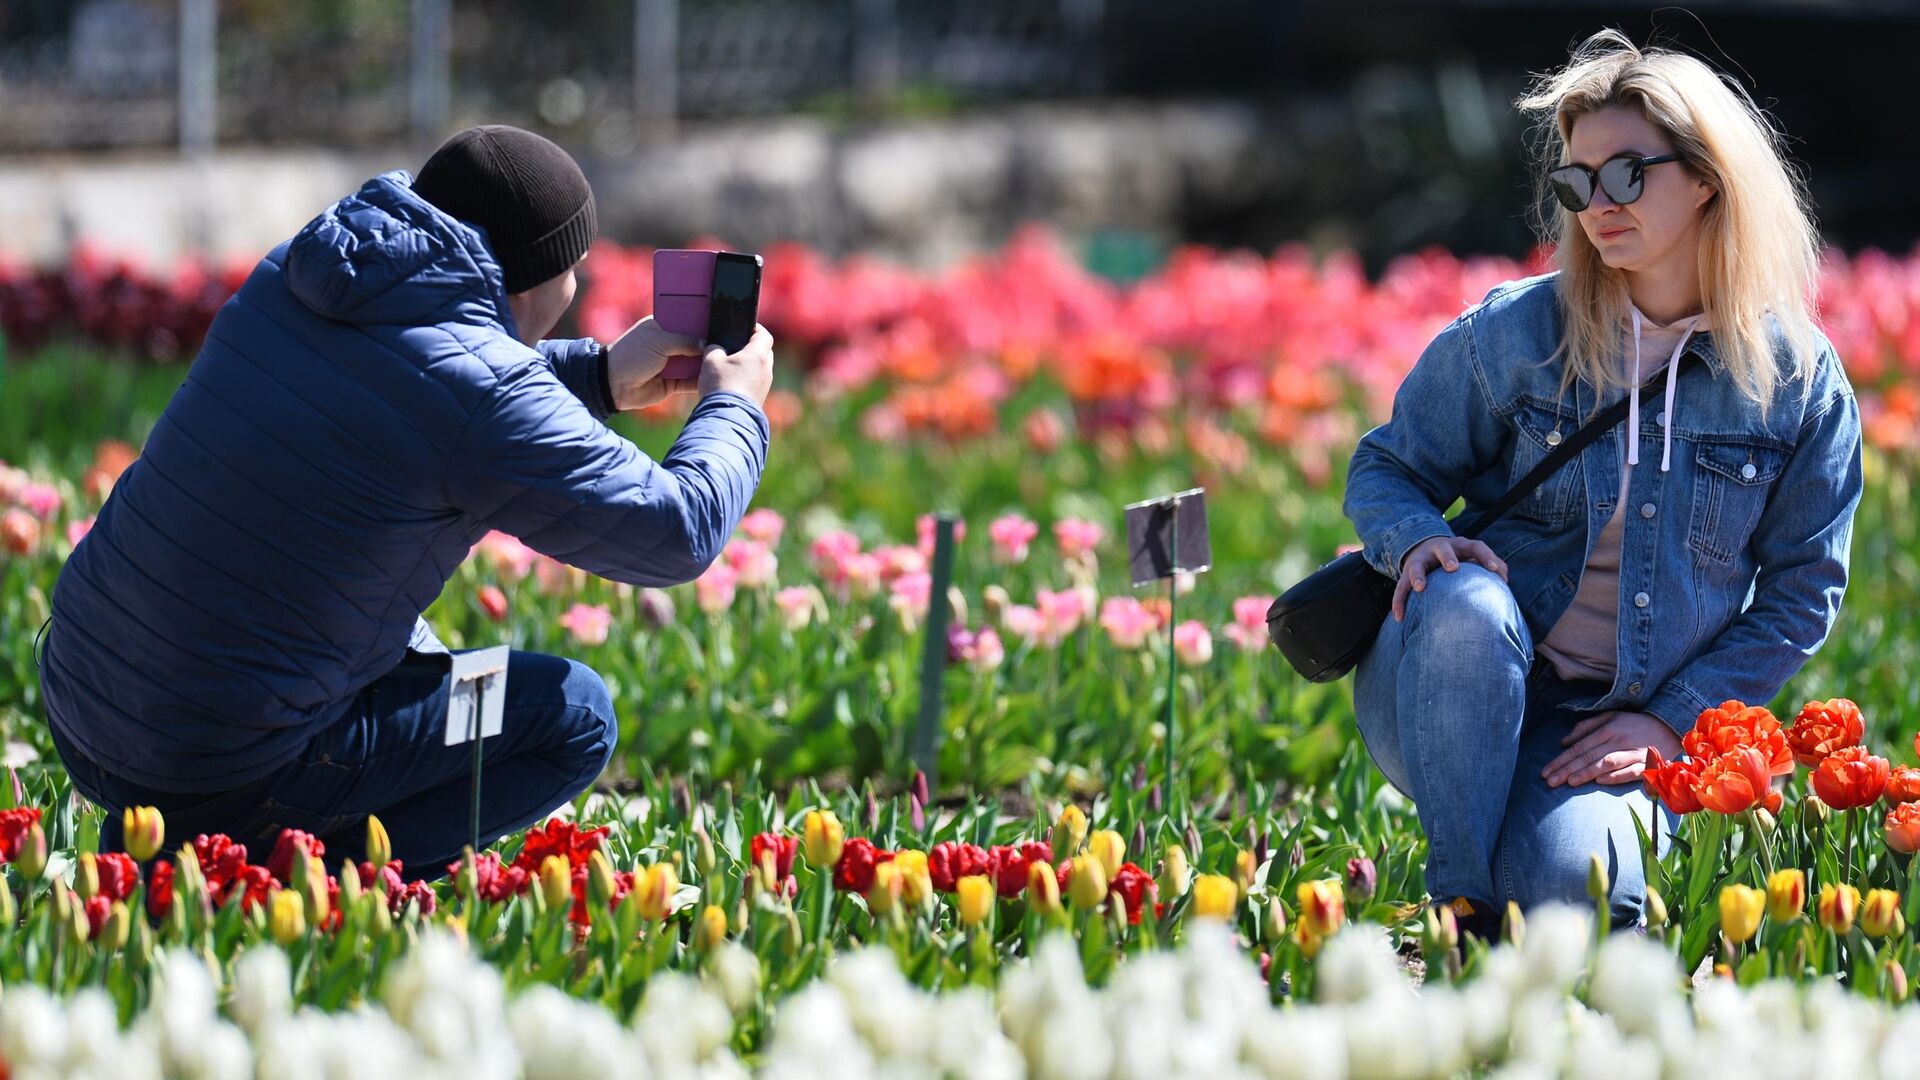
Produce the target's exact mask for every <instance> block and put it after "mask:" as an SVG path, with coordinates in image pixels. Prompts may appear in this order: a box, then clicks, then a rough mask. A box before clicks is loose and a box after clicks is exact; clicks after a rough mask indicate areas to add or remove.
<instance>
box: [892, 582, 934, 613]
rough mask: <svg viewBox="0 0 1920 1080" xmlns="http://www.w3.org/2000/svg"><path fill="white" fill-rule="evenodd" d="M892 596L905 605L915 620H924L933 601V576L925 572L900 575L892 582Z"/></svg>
mask: <svg viewBox="0 0 1920 1080" xmlns="http://www.w3.org/2000/svg"><path fill="white" fill-rule="evenodd" d="M892 596H893V599H894V600H897V601H900V602H901V603H903V604H905V605H906V606H907V608H908V609H909V610H910V611H911V612H912V613H913V615H914V616H915V618H916V619H924V618H926V616H927V608H928V607H929V606H931V604H932V601H933V575H932V574H929V573H927V572H925V571H915V572H914V573H911V574H902V575H900V576H899V577H897V578H895V579H894V580H893V585H892Z"/></svg>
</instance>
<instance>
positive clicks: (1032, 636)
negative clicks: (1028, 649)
mask: <svg viewBox="0 0 1920 1080" xmlns="http://www.w3.org/2000/svg"><path fill="white" fill-rule="evenodd" d="M1046 625H1047V621H1046V619H1045V618H1044V617H1043V616H1042V615H1041V614H1040V612H1039V611H1038V610H1037V609H1035V608H1032V607H1028V606H1027V605H1026V604H1008V605H1007V606H1006V607H1005V608H1003V609H1001V612H1000V626H1001V628H1002V629H1004V630H1005V631H1006V632H1007V633H1009V634H1012V635H1013V636H1014V637H1017V638H1019V639H1020V640H1021V641H1023V642H1026V643H1027V644H1032V643H1033V642H1035V641H1038V640H1039V639H1040V634H1041V631H1043V630H1045V629H1046Z"/></svg>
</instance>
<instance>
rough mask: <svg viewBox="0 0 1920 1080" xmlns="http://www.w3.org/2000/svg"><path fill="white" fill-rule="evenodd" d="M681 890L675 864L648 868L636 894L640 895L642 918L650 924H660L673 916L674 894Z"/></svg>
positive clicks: (637, 884)
mask: <svg viewBox="0 0 1920 1080" xmlns="http://www.w3.org/2000/svg"><path fill="white" fill-rule="evenodd" d="M679 888H680V875H679V874H676V873H675V872H674V869H673V864H672V863H668V862H657V863H654V864H653V865H652V866H649V867H647V869H646V872H645V873H644V874H642V875H641V877H640V880H639V882H637V883H636V884H635V885H634V892H636V893H638V894H639V897H640V898H639V900H638V901H637V902H638V903H639V905H640V917H641V918H643V919H646V920H648V921H650V922H659V921H661V920H662V919H665V918H666V917H667V916H668V915H671V914H673V894H674V893H675V892H676V891H678V890H679Z"/></svg>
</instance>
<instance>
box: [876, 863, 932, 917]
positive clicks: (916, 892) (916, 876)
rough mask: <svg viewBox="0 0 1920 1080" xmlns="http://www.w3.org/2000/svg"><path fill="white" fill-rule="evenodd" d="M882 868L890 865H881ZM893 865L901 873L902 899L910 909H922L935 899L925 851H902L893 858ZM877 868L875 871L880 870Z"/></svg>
mask: <svg viewBox="0 0 1920 1080" xmlns="http://www.w3.org/2000/svg"><path fill="white" fill-rule="evenodd" d="M880 865H881V866H886V865H888V864H887V863H881V864H880ZM892 865H893V866H894V867H895V868H896V869H898V871H899V873H900V899H902V900H905V901H906V902H907V905H908V906H909V907H920V906H921V905H923V904H925V903H926V902H927V901H928V900H930V899H932V897H933V875H932V874H931V873H929V872H928V870H927V853H926V852H924V851H901V852H896V853H895V854H894V856H893V862H892ZM879 868H880V867H878V866H876V867H874V869H876V870H878V869H879Z"/></svg>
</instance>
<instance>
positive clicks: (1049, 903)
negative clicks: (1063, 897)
mask: <svg viewBox="0 0 1920 1080" xmlns="http://www.w3.org/2000/svg"><path fill="white" fill-rule="evenodd" d="M1027 903H1028V904H1029V905H1030V906H1031V907H1032V908H1033V910H1035V911H1037V912H1039V913H1040V914H1042V915H1052V914H1053V913H1055V912H1057V911H1059V910H1060V877H1059V875H1057V874H1055V873H1054V870H1053V864H1052V863H1048V862H1031V863H1028V864H1027Z"/></svg>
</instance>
